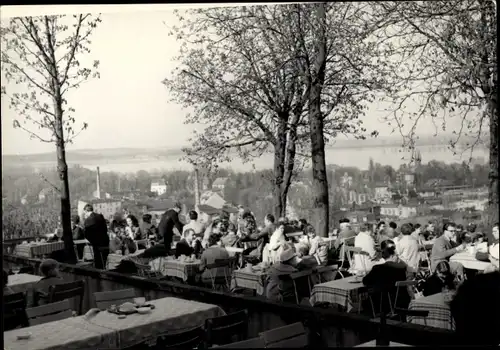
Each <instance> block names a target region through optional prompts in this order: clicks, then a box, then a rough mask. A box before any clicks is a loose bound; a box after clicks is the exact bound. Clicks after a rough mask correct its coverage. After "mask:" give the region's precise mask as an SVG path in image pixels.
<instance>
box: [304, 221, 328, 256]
mask: <svg viewBox="0 0 500 350" xmlns="http://www.w3.org/2000/svg"><path fill="white" fill-rule="evenodd" d="M304 231H305V233H306V234H307V239H308V243H309V255H311V256H314V258H315V259H316V261H317V262H318V265H326V264H327V262H328V248H327V246H326V245H325V244H324V243H323V239H322V238H321V237H320V236H318V235H316V230H315V229H314V226H312V225H307V226H306V228H305V229H304Z"/></svg>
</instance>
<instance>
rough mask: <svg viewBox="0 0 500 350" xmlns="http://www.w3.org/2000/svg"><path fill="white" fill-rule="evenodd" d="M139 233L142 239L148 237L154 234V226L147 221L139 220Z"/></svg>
mask: <svg viewBox="0 0 500 350" xmlns="http://www.w3.org/2000/svg"><path fill="white" fill-rule="evenodd" d="M140 228H141V234H142V237H143V239H147V238H149V236H153V235H156V227H155V226H154V225H153V224H150V223H148V222H141V224H140Z"/></svg>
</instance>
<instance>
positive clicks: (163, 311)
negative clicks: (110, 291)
mask: <svg viewBox="0 0 500 350" xmlns="http://www.w3.org/2000/svg"><path fill="white" fill-rule="evenodd" d="M150 303H151V304H153V305H155V307H156V308H155V309H154V310H152V311H151V312H149V313H147V314H144V315H139V314H132V315H129V316H127V317H126V318H124V319H119V318H118V317H117V315H115V314H112V313H109V312H107V311H102V312H100V313H98V314H97V315H95V316H94V317H92V318H90V319H88V320H86V319H85V318H83V320H86V322H89V323H91V324H92V325H95V326H100V327H103V328H106V329H112V330H114V331H115V336H116V344H117V346H118V348H123V347H128V346H132V345H134V344H137V343H139V342H141V341H143V340H145V339H148V338H153V337H157V336H159V335H160V334H163V333H168V332H172V333H173V332H180V331H183V330H187V329H190V328H194V327H197V326H201V325H203V324H204V322H205V320H206V319H208V318H213V317H219V316H223V315H225V313H224V311H223V310H222V309H221V308H220V307H218V306H217V305H212V304H205V303H200V302H196V301H190V300H183V299H179V298H162V299H157V300H152V301H150Z"/></svg>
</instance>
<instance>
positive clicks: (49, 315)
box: [26, 299, 73, 326]
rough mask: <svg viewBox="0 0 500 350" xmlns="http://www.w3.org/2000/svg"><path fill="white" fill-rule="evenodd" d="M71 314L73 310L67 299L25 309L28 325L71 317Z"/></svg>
mask: <svg viewBox="0 0 500 350" xmlns="http://www.w3.org/2000/svg"><path fill="white" fill-rule="evenodd" d="M72 314H73V311H72V310H71V306H70V303H69V300H68V299H66V300H63V301H58V302H55V303H51V304H46V305H42V306H37V307H32V308H29V309H26V315H27V316H28V321H29V324H30V326H34V325H37V324H42V323H47V322H53V321H59V320H63V319H65V318H68V317H71V316H72Z"/></svg>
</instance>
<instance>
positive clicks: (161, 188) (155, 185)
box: [151, 180, 167, 196]
mask: <svg viewBox="0 0 500 350" xmlns="http://www.w3.org/2000/svg"><path fill="white" fill-rule="evenodd" d="M151 192H154V193H156V194H157V195H158V196H161V195H162V194H165V193H167V184H166V183H165V181H163V180H158V181H154V182H152V183H151Z"/></svg>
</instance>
